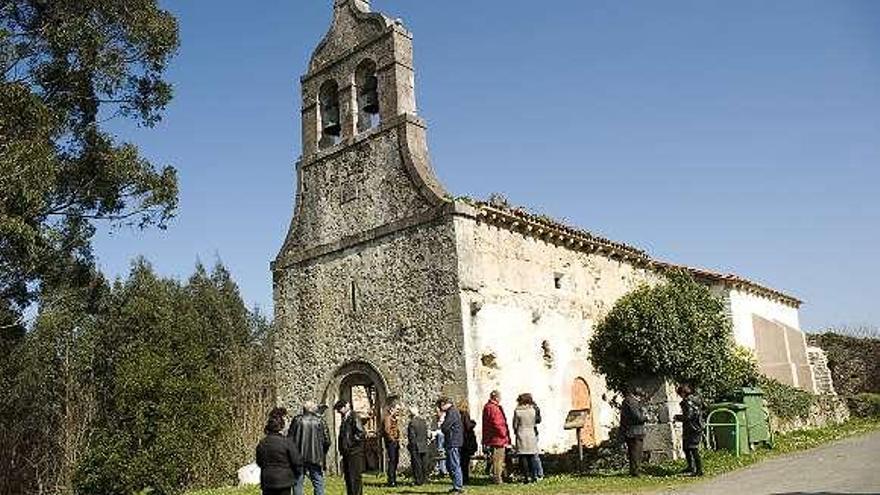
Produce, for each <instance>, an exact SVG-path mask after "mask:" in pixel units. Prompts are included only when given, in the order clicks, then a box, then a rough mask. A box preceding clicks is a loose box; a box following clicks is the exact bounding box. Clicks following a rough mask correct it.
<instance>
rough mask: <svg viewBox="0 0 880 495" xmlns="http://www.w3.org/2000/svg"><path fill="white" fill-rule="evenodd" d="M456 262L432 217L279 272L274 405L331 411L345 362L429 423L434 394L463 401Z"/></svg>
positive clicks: (448, 231)
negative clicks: (361, 367)
mask: <svg viewBox="0 0 880 495" xmlns="http://www.w3.org/2000/svg"><path fill="white" fill-rule="evenodd" d="M447 219H448V217H447ZM454 260H455V256H454V235H453V232H452V225H451V222H448V221H446V220H444V219H443V218H440V219H438V220H436V221H434V222H432V223H428V224H425V225H421V226H417V227H413V228H411V229H408V230H405V231H401V232H398V233H396V234H392V235H389V236H387V237H384V238H380V239H376V240H374V241H371V242H369V243H367V244H364V245H360V246H358V247H356V248H352V249H347V250H344V251H341V252H338V253H334V254H331V255H327V256H324V257H322V258H320V259H317V260H311V261H309V262H305V263H302V264H297V265H294V266H290V267H288V268H286V269H284V270H282V271H280V272H277V277H276V284H275V291H276V294H275V311H276V313H275V314H276V325H277V333H276V338H275V352H276V370H277V386H278V397H279V402H280V403H281V404H282V405H285V406H287V407H293V408H296V407H297V405H298V404H301V403H302V401H304V400H306V399H314V400H317V401H319V403H324V404H328V405H332V403H333V402H334V401H335V400H337V398H338V393H339V383H340V380H341V379H342V377H341V376H339V373H340V370H343V369H344V368H345V367H346V366H350V365H353V364H365V365H367V366H368V367H370V368H372V369H373V370H375V371H376V373H377V374H378V375H379V377H380V378H381V380H380V381H381V382H384V387H385V388H386V390H385V392H386V393H387V394H388V395H392V394H393V395H398V396H399V397H400V398H401V400H402V401H403V402H404V403H405V404H407V405H417V406H419V407H420V408H421V409H422V410H423V411H425V412H426V414H427V417H430V415H431V413H432V412H433V401H434V400H435V399H436V398H437V397H438V396H439V395H440V394H448V395H453V396H456V395H457V396H464V395H465V387H466V377H465V364H464V352H463V342H462V337H461V335H462V330H461V324H460V316H459V315H460V308H459V298H458V291H457V287H458V284H457V278H456V268H457V267H456V265H455V261H454ZM327 419H328V420H329V421H330V424H331V425H333V424H334V418H332V416H328V418H327ZM333 458H334V457H333V456H331V457H330V459H333Z"/></svg>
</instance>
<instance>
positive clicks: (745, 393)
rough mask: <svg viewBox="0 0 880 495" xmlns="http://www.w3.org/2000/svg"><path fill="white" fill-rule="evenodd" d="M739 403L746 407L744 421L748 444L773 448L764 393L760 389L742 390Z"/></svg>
mask: <svg viewBox="0 0 880 495" xmlns="http://www.w3.org/2000/svg"><path fill="white" fill-rule="evenodd" d="M741 402H742V403H743V404H745V406H746V419H747V420H748V427H749V444H751V446H752V448H754V447H755V445H757V444H764V445H767V446H769V447H772V446H773V435H772V433H771V431H770V413H769V412H768V411H767V408H765V407H764V392H763V391H761V389H760V388H743V389H742V391H741Z"/></svg>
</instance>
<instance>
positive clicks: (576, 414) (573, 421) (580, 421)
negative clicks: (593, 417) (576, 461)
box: [564, 409, 590, 461]
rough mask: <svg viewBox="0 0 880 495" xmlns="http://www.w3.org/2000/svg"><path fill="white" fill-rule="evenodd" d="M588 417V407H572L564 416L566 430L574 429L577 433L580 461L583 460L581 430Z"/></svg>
mask: <svg viewBox="0 0 880 495" xmlns="http://www.w3.org/2000/svg"><path fill="white" fill-rule="evenodd" d="M589 419H590V410H589V409H572V410H571V411H568V415H567V416H566V417H565V427H564V428H565V429H566V430H575V432H576V433H577V443H578V456H580V460H581V461H583V460H584V444H583V441H582V440H581V430H583V428H584V426H586V425H587V420H589Z"/></svg>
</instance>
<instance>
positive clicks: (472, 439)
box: [458, 400, 478, 485]
mask: <svg viewBox="0 0 880 495" xmlns="http://www.w3.org/2000/svg"><path fill="white" fill-rule="evenodd" d="M458 412H459V413H460V414H461V423H462V426H463V427H464V445H463V446H462V447H461V479H462V483H464V484H465V485H469V484H470V482H471V458H472V457H473V456H474V454H476V453H477V449H478V446H477V435H476V433H475V432H474V428H476V427H477V422H476V421H474V420H473V419H471V413H470V409H469V408H468V403H467V401H466V400H463V401H461V402H459V404H458Z"/></svg>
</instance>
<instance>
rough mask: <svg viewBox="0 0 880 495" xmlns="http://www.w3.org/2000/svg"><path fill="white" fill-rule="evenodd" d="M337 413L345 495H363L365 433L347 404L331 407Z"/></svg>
mask: <svg viewBox="0 0 880 495" xmlns="http://www.w3.org/2000/svg"><path fill="white" fill-rule="evenodd" d="M333 410H334V411H336V412H337V413H339V416H340V417H341V418H342V422H341V424H340V425H339V441H338V442H337V446H338V448H339V453H340V454H342V474H343V476H344V477H345V493H347V494H348V495H363V493H364V486H363V482H362V480H361V476H362V475H363V473H364V464H365V459H364V438H365V437H366V433H365V431H364V426H363V425H362V424H361V420H360V419H359V418H358V416H357V414H356V413H355V412H354V410H353V409H352V407H351V404H350V403H349V402H346V401H344V400H340V401H338V402H336V404H335V405H334V406H333Z"/></svg>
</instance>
